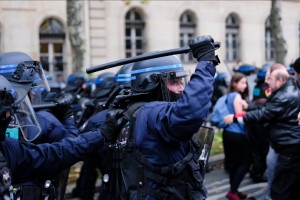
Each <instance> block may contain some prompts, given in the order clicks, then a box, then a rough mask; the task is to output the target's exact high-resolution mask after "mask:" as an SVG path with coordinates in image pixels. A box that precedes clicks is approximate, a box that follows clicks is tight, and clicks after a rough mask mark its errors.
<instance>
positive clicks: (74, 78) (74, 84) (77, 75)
mask: <svg viewBox="0 0 300 200" xmlns="http://www.w3.org/2000/svg"><path fill="white" fill-rule="evenodd" d="M86 80H87V77H86V75H85V74H83V73H82V72H74V73H72V74H70V75H69V77H68V80H67V85H66V88H65V91H66V92H76V91H77V90H78V88H81V86H82V85H83V84H84V83H85V82H86Z"/></svg>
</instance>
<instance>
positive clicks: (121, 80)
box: [116, 77, 131, 82]
mask: <svg viewBox="0 0 300 200" xmlns="http://www.w3.org/2000/svg"><path fill="white" fill-rule="evenodd" d="M116 81H117V82H125V81H131V77H130V78H117V80H116Z"/></svg>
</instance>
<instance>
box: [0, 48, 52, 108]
mask: <svg viewBox="0 0 300 200" xmlns="http://www.w3.org/2000/svg"><path fill="white" fill-rule="evenodd" d="M36 74H38V75H39V76H40V78H41V79H42V80H43V82H44V84H45V87H46V88H47V90H50V89H49V85H48V82H47V79H46V77H45V73H44V71H43V68H42V66H41V64H40V63H39V62H38V61H34V60H32V58H31V57H30V56H28V55H27V54H25V53H23V52H8V53H3V54H0V75H2V76H4V77H5V78H6V79H7V80H8V81H9V82H11V85H12V87H13V88H14V90H15V91H17V92H16V94H17V99H16V103H19V102H20V101H22V100H23V99H24V98H25V97H26V96H27V93H28V92H29V90H30V89H31V86H32V84H33V83H34V80H35V78H36Z"/></svg>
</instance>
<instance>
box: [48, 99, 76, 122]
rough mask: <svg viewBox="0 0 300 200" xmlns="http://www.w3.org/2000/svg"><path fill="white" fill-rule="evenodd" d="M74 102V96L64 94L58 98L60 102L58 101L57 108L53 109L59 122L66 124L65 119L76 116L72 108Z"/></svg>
mask: <svg viewBox="0 0 300 200" xmlns="http://www.w3.org/2000/svg"><path fill="white" fill-rule="evenodd" d="M72 102H73V95H71V94H64V95H62V96H60V97H59V98H58V100H57V101H56V103H57V106H56V108H54V109H53V112H52V113H53V114H54V115H55V117H56V118H57V119H58V120H59V121H61V122H64V121H65V119H67V118H69V117H71V116H74V112H73V109H72V106H71V103H72Z"/></svg>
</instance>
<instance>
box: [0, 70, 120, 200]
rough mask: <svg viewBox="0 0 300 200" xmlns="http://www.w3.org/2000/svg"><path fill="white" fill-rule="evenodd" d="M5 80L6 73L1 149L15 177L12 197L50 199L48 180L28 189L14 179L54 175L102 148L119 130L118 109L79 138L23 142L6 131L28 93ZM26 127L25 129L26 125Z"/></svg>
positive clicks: (0, 111)
mask: <svg viewBox="0 0 300 200" xmlns="http://www.w3.org/2000/svg"><path fill="white" fill-rule="evenodd" d="M5 80H6V79H5V78H4V77H2V76H0V81H1V86H3V87H4V88H2V89H1V88H0V93H1V95H0V116H1V125H0V131H1V132H0V136H1V142H0V149H1V152H2V153H3V155H4V157H5V158H6V161H7V165H8V166H9V168H10V169H11V173H12V175H13V177H14V178H13V179H12V184H13V185H12V187H11V191H10V197H13V198H16V199H17V198H21V199H30V200H34V199H42V198H44V199H50V198H49V194H48V193H47V192H45V191H48V190H49V188H48V187H49V184H48V183H47V182H46V183H47V184H45V185H44V186H43V187H42V188H37V187H30V186H27V187H26V189H24V188H22V187H16V186H17V185H15V182H16V181H17V180H35V179H36V178H38V177H45V178H47V177H48V176H49V177H53V176H55V175H56V174H58V173H59V172H60V171H62V170H64V169H66V168H68V167H70V166H71V165H73V164H75V163H76V162H78V161H80V160H82V159H84V158H85V157H86V156H89V155H90V154H92V153H93V152H95V151H97V150H99V149H101V148H103V146H104V145H105V143H106V142H107V141H110V140H114V138H115V136H116V134H117V133H118V132H119V130H120V129H119V126H120V124H119V121H117V120H118V116H119V111H116V112H110V113H109V115H107V118H106V119H107V120H106V125H103V126H102V127H101V131H100V130H99V129H97V130H94V131H91V132H88V133H84V134H81V135H80V136H78V137H76V138H65V139H63V140H61V141H60V142H54V143H52V144H49V143H46V144H38V145H35V144H32V143H24V142H21V141H18V140H16V139H14V138H11V137H5V135H6V132H7V128H8V126H9V124H10V123H11V120H12V119H13V118H17V117H16V115H17V114H18V113H21V114H22V113H24V110H23V107H20V106H18V105H17V104H15V103H16V102H17V101H18V100H22V98H24V97H25V96H27V95H26V93H23V92H22V91H20V90H15V88H13V87H11V86H10V83H9V82H8V81H6V82H5ZM3 91H4V92H3ZM12 108H13V109H12ZM26 112H27V111H26ZM115 119H117V120H115ZM18 122H19V121H17V122H16V124H15V125H17V126H18V127H17V128H24V127H21V124H18ZM24 131H26V130H25V129H24ZM1 161H3V159H1ZM4 166H5V165H4V164H3V162H1V166H0V167H1V168H2V171H1V172H3V173H4V172H6V171H4V170H3V169H4ZM2 175H3V174H2ZM4 178H9V176H8V175H7V174H5V176H4ZM3 181H5V180H3ZM3 183H5V182H3ZM7 183H8V180H7ZM40 184H43V183H40ZM0 189H1V187H0Z"/></svg>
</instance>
